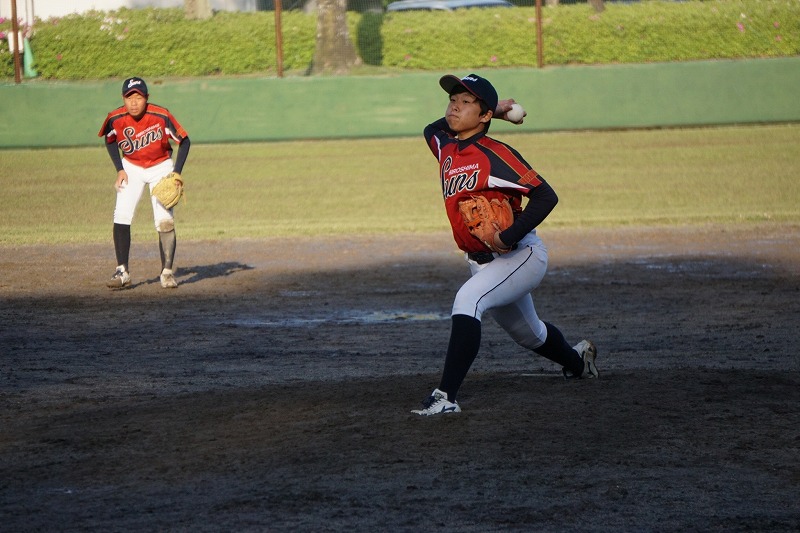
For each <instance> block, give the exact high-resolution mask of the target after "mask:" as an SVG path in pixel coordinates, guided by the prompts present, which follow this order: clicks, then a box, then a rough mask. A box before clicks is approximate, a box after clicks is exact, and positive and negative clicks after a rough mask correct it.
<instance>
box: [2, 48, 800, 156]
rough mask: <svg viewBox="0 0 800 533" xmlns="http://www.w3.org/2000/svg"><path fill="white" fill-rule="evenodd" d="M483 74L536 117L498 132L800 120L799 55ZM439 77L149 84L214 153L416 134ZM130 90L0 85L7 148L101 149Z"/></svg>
mask: <svg viewBox="0 0 800 533" xmlns="http://www.w3.org/2000/svg"><path fill="white" fill-rule="evenodd" d="M468 73H469V72H453V74H457V75H466V74H468ZM477 73H478V74H481V75H485V76H486V77H488V78H489V79H490V80H491V81H492V83H493V84H494V85H495V87H496V88H497V89H498V92H499V93H500V97H501V98H506V97H513V98H515V99H516V100H517V101H519V102H520V103H521V104H522V105H523V106H524V107H525V108H526V109H527V111H528V118H527V119H526V120H525V124H523V125H522V126H520V127H515V126H512V125H510V124H507V123H505V122H502V121H495V123H494V124H493V126H492V128H493V132H497V131H516V132H525V131H527V132H534V131H552V130H571V129H604V128H638V127H659V126H698V125H713V124H737V123H758V122H793V121H800V97H798V96H797V92H798V88H800V57H794V58H781V59H760V60H741V61H702V62H688V63H659V64H642V65H611V66H597V67H586V66H582V67H548V68H545V69H541V70H540V69H503V70H490V71H479V72H477ZM132 74H134V73H132ZM442 74H443V73H441V72H437V73H411V74H399V75H386V76H351V77H291V78H283V79H278V78H253V77H247V78H201V79H190V80H173V79H168V80H158V79H148V80H147V82H148V85H149V88H150V95H151V96H150V99H151V101H152V102H155V103H158V104H160V105H163V106H165V107H167V108H169V109H170V110H171V111H172V112H173V114H175V116H176V117H177V118H178V120H179V121H180V122H181V123H182V124H183V126H184V127H185V128H186V129H187V130H188V132H189V135H190V137H191V138H192V141H193V142H195V143H211V142H214V143H216V142H231V141H234V142H235V141H264V140H287V139H313V138H332V137H371V136H408V135H419V134H420V133H421V131H422V128H423V127H424V126H425V124H427V123H428V122H431V121H432V120H434V119H436V118H439V117H440V116H442V115H443V114H444V108H445V106H446V104H447V97H446V95H445V94H444V92H443V91H442V90H441V89H440V88H439V85H438V83H437V80H438V78H439V77H440V76H441V75H442ZM121 83H122V81H121V80H114V81H103V82H74V83H68V82H44V81H39V80H25V81H24V82H23V83H22V84H19V85H17V84H14V83H8V82H6V83H3V84H0V115H2V120H0V147H54V146H87V145H96V144H99V143H100V140H99V138H98V137H97V131H98V130H99V128H100V125H101V124H102V122H103V119H104V118H105V115H106V113H107V112H108V111H110V110H111V109H113V108H114V107H116V106H118V105H121V103H122V99H121V96H120V88H121Z"/></svg>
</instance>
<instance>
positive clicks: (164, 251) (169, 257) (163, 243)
mask: <svg viewBox="0 0 800 533" xmlns="http://www.w3.org/2000/svg"><path fill="white" fill-rule="evenodd" d="M176 247H177V239H176V238H175V230H172V231H162V232H159V233H158V251H159V253H160V254H161V270H164V269H165V268H168V269H170V270H172V261H173V260H174V259H175V248H176Z"/></svg>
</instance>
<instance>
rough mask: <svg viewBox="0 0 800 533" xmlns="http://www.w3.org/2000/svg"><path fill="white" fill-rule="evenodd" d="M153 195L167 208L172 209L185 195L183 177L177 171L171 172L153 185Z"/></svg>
mask: <svg viewBox="0 0 800 533" xmlns="http://www.w3.org/2000/svg"><path fill="white" fill-rule="evenodd" d="M152 194H153V196H155V197H156V200H158V201H159V202H161V205H163V206H164V207H166V208H167V209H172V208H173V207H175V205H176V204H177V203H178V201H179V200H180V199H181V198H182V197H183V178H181V175H180V174H178V173H177V172H170V173H169V174H167V175H166V176H164V177H163V178H161V181H159V182H158V183H156V186H155V187H153V193H152Z"/></svg>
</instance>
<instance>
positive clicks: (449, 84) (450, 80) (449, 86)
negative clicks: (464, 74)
mask: <svg viewBox="0 0 800 533" xmlns="http://www.w3.org/2000/svg"><path fill="white" fill-rule="evenodd" d="M439 85H440V86H441V87H442V89H444V90H445V92H446V93H447V94H450V92H451V91H452V90H453V88H455V87H458V86H459V85H460V86H462V87H464V88H465V89H467V90H469V87H467V86H466V85H464V84H463V83H461V78H459V77H457V76H453V75H452V74H448V75H447V76H442V77H441V78H440V79H439ZM470 92H472V91H470Z"/></svg>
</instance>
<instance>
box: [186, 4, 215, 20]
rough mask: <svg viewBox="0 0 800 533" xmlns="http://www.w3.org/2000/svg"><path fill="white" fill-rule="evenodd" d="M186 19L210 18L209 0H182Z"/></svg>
mask: <svg viewBox="0 0 800 533" xmlns="http://www.w3.org/2000/svg"><path fill="white" fill-rule="evenodd" d="M183 8H184V11H185V12H186V18H187V19H210V18H211V15H212V14H213V13H212V12H211V0H183Z"/></svg>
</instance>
